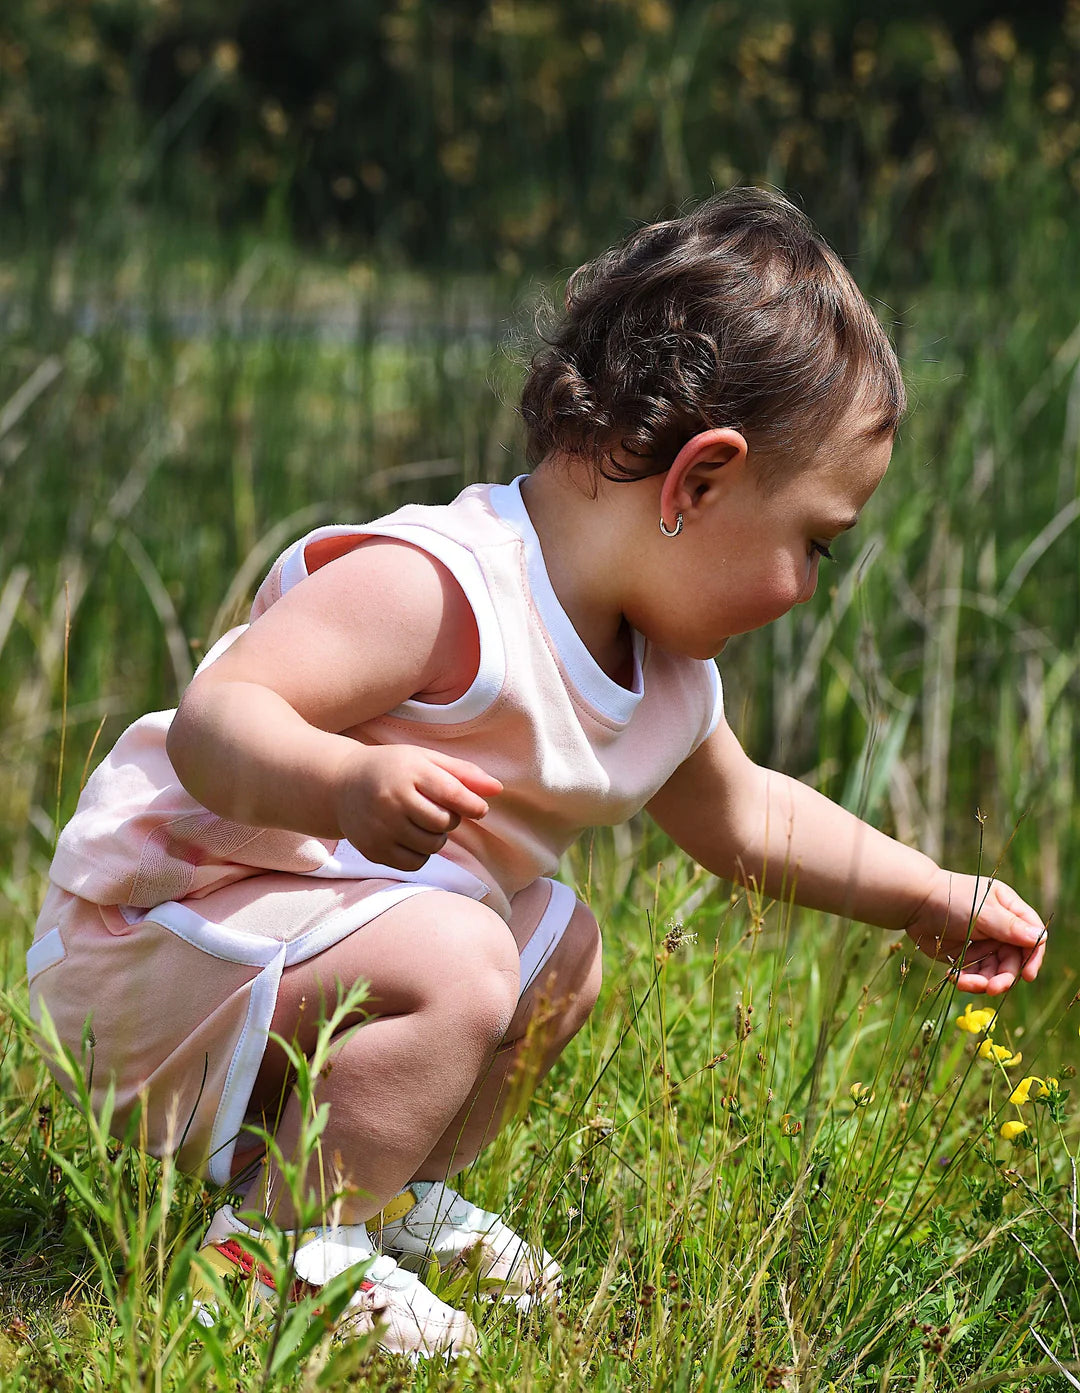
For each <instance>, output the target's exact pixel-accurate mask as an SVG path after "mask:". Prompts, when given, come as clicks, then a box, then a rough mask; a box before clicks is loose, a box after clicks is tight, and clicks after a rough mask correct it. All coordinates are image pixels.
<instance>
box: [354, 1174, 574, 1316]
mask: <svg viewBox="0 0 1080 1393" xmlns="http://www.w3.org/2000/svg"><path fill="white" fill-rule="evenodd" d="M368 1228H369V1230H370V1231H371V1233H372V1234H373V1235H374V1237H375V1240H376V1242H377V1243H378V1245H379V1247H380V1249H381V1250H382V1251H383V1252H384V1253H391V1254H392V1255H393V1256H394V1257H396V1258H397V1260H398V1262H399V1263H400V1264H401V1266H402V1267H407V1268H409V1269H410V1270H412V1271H423V1270H424V1267H425V1265H426V1263H427V1262H428V1261H429V1260H430V1259H431V1258H434V1259H435V1260H436V1261H437V1262H438V1264H439V1267H440V1268H441V1269H442V1270H443V1271H444V1272H448V1271H451V1270H460V1271H462V1272H468V1273H471V1274H472V1275H473V1276H474V1278H475V1281H476V1285H477V1287H478V1289H479V1291H480V1293H481V1294H483V1295H489V1296H493V1297H497V1298H499V1299H501V1300H506V1301H513V1302H514V1303H515V1305H517V1306H518V1307H519V1309H521V1310H527V1309H528V1308H529V1306H531V1305H532V1304H533V1302H534V1301H543V1302H551V1301H554V1300H555V1298H556V1297H557V1296H558V1293H559V1282H560V1278H561V1274H560V1271H559V1265H558V1263H557V1262H556V1261H555V1259H554V1258H553V1257H552V1256H551V1255H550V1253H548V1252H546V1251H545V1250H544V1249H543V1248H530V1247H529V1245H528V1244H527V1243H526V1242H525V1240H524V1239H523V1238H521V1237H519V1236H518V1234H516V1233H515V1232H514V1231H513V1229H511V1228H508V1227H507V1225H506V1224H504V1223H503V1221H502V1220H501V1219H500V1218H499V1216H498V1215H497V1214H491V1213H489V1212H488V1211H487V1210H486V1209H478V1208H477V1206H476V1205H475V1204H470V1203H469V1201H468V1200H466V1199H462V1197H461V1196H460V1195H459V1194H458V1193H457V1192H456V1191H455V1190H451V1189H450V1188H449V1186H447V1185H443V1184H442V1183H441V1181H429V1180H424V1181H420V1180H417V1181H414V1182H413V1183H412V1185H410V1186H409V1187H408V1188H407V1189H405V1190H402V1192H401V1194H400V1195H398V1196H396V1198H394V1199H392V1200H391V1201H390V1203H389V1204H388V1205H387V1206H386V1208H385V1209H383V1210H382V1212H381V1213H380V1214H376V1215H375V1217H374V1218H373V1219H369V1220H368Z"/></svg>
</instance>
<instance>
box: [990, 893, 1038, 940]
mask: <svg viewBox="0 0 1080 1393" xmlns="http://www.w3.org/2000/svg"><path fill="white" fill-rule="evenodd" d="M994 897H995V898H996V900H997V902H998V904H1000V905H1001V907H1002V909H1004V910H1006V912H1007V913H1009V914H1012V915H1014V916H1015V917H1016V918H1017V919H1019V920H1020V921H1021V922H1022V923H1023V924H1024V925H1025V926H1027V927H1028V928H1029V929H1032V930H1034V931H1035V935H1036V937H1035V940H1033V941H1036V942H1037V941H1038V935H1039V934H1040V933H1043V932H1045V927H1044V925H1043V921H1042V919H1040V917H1039V915H1038V913H1037V912H1036V911H1035V910H1034V909H1032V907H1031V905H1029V904H1028V903H1027V901H1026V900H1023V899H1021V898H1020V896H1019V895H1018V894H1017V893H1016V891H1015V890H1014V889H1013V888H1012V886H1011V885H1006V884H1005V882H1004V881H1003V880H995V881H994Z"/></svg>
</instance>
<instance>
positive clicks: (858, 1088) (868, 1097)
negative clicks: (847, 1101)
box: [848, 1083, 876, 1108]
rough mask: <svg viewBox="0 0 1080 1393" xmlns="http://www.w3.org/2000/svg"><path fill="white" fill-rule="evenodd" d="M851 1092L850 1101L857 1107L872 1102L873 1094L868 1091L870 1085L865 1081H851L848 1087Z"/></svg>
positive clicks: (862, 1106) (863, 1106)
mask: <svg viewBox="0 0 1080 1393" xmlns="http://www.w3.org/2000/svg"><path fill="white" fill-rule="evenodd" d="M848 1092H849V1093H850V1094H851V1101H852V1102H853V1103H854V1104H855V1106H856V1107H857V1108H865V1107H866V1105H867V1104H868V1103H872V1102H873V1101H874V1098H875V1096H876V1095H875V1094H873V1093H871V1092H870V1085H869V1084H866V1083H853V1084H852V1085H851V1087H850V1088H849V1089H848Z"/></svg>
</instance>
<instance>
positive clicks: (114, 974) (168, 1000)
mask: <svg viewBox="0 0 1080 1393" xmlns="http://www.w3.org/2000/svg"><path fill="white" fill-rule="evenodd" d="M477 883H478V882H477ZM478 884H479V883H478ZM444 888H445V887H444V886H440V885H437V884H423V883H421V882H420V880H419V877H416V878H413V879H412V880H411V881H410V883H402V882H401V881H390V880H347V879H336V880H335V879H331V880H321V879H314V878H313V877H311V876H303V875H287V874H283V873H279V872H273V871H269V872H265V873H263V874H260V875H256V876H249V877H247V878H245V879H242V880H238V881H235V882H233V883H232V884H230V885H226V886H225V887H224V888H221V889H217V890H213V891H211V892H210V893H209V894H206V895H203V896H201V897H200V898H198V899H188V900H174V901H170V902H168V903H166V904H162V905H158V906H156V907H155V908H154V909H151V910H141V909H140V910H130V909H127V908H123V907H122V908H117V907H115V906H109V905H98V904H93V903H91V902H90V901H89V900H83V899H79V898H78V897H77V896H75V895H72V894H69V893H68V892H67V891H66V890H61V889H60V888H59V887H58V886H55V885H50V887H49V891H48V894H47V895H46V898H45V903H44V905H43V907H42V911H41V915H40V917H39V919H38V926H37V935H36V937H35V940H34V943H33V946H32V947H31V948H30V951H29V952H28V953H27V972H28V975H29V978H30V1009H31V1013H32V1014H33V1016H34V1018H35V1019H36V1020H38V1021H40V1020H41V1013H42V1008H45V1010H47V1012H48V1014H49V1017H50V1018H51V1020H52V1022H53V1024H54V1026H55V1028H56V1032H57V1035H58V1036H59V1039H60V1041H61V1043H62V1044H63V1045H65V1046H66V1047H67V1048H68V1049H69V1050H71V1051H72V1052H73V1054H74V1055H75V1058H76V1059H77V1060H80V1061H81V1065H82V1068H83V1070H84V1072H85V1073H86V1074H87V1075H88V1076H89V1077H90V1079H91V1092H92V1097H93V1102H94V1105H95V1107H100V1105H101V1102H102V1100H103V1098H104V1096H105V1092H106V1089H107V1087H108V1086H109V1084H110V1083H111V1084H112V1085H113V1086H114V1088H115V1112H114V1114H113V1121H112V1130H113V1132H114V1133H115V1134H116V1135H123V1133H124V1130H125V1128H126V1127H127V1126H128V1124H129V1121H130V1119H131V1118H132V1115H133V1113H134V1112H135V1110H136V1107H137V1105H138V1104H139V1102H140V1099H141V1100H142V1109H141V1113H140V1116H139V1128H140V1131H139V1134H138V1139H139V1140H141V1142H142V1144H144V1145H145V1146H146V1149H147V1150H148V1151H150V1152H151V1153H152V1154H153V1155H156V1156H165V1155H173V1156H175V1158H176V1162H177V1164H178V1166H179V1167H180V1168H181V1169H182V1170H185V1171H190V1172H192V1173H195V1174H202V1175H204V1176H206V1178H207V1179H209V1180H211V1181H213V1182H214V1183H215V1184H225V1183H226V1182H227V1181H228V1180H229V1178H230V1174H231V1168H232V1162H233V1156H234V1152H235V1149H236V1142H237V1137H238V1135H239V1133H240V1131H241V1128H242V1126H243V1123H244V1120H245V1115H246V1111H247V1106H248V1100H249V1098H250V1095H251V1089H252V1085H253V1084H254V1081H255V1077H256V1074H257V1073H258V1070H259V1066H260V1064H261V1063H262V1057H263V1051H264V1049H265V1046H266V1040H267V1033H268V1030H269V1027H270V1022H271V1020H272V1018H273V1014H274V1007H275V1005H276V1002H277V992H278V983H279V982H280V980H281V973H282V971H283V970H284V968H286V967H288V966H291V965H292V964H293V963H297V962H303V961H305V960H306V959H308V958H311V957H314V956H315V955H316V954H317V953H320V952H323V951H324V950H325V949H327V948H330V947H332V946H333V945H334V944H335V943H337V942H339V941H340V940H341V939H343V938H344V937H346V935H348V934H350V933H352V932H354V931H355V930H356V929H359V928H361V927H362V926H363V925H364V924H367V923H370V922H371V920H372V919H374V918H375V917H376V916H377V915H379V914H381V913H383V911H384V910H386V909H389V908H390V906H391V905H394V904H398V903H400V902H401V901H402V900H404V899H407V898H409V897H410V896H412V895H418V894H423V893H425V892H426V891H429V890H437V889H444ZM480 888H481V889H483V888H485V887H480ZM576 905H577V900H576V899H575V897H574V894H573V891H571V890H570V889H569V888H568V887H567V886H565V885H562V884H560V883H559V882H558V881H551V880H536V881H533V883H532V884H531V885H528V886H526V887H525V889H523V890H522V891H520V892H519V893H518V894H517V895H515V896H514V897H513V899H512V901H511V917H510V926H511V928H512V930H513V931H514V935H515V937H516V938H517V941H518V942H519V943H524V944H525V947H524V948H523V949H522V952H521V983H522V991H524V990H525V988H526V987H527V986H528V985H529V984H530V982H532V981H533V980H535V978H536V976H537V974H538V973H539V972H540V971H541V969H542V968H543V966H544V964H545V963H546V962H547V961H548V959H549V958H550V956H551V954H552V953H553V952H554V950H555V948H556V946H557V945H558V943H559V941H560V939H561V938H562V936H563V933H564V932H565V930H566V926H567V924H568V923H569V922H570V917H571V915H572V914H573V912H574V909H575V908H576ZM45 1052H46V1058H47V1059H48V1058H49V1050H48V1048H47V1047H46V1051H45ZM50 1067H51V1068H53V1071H54V1073H56V1075H57V1078H58V1079H59V1081H60V1083H61V1085H62V1086H65V1085H66V1084H67V1082H68V1080H67V1078H66V1075H65V1074H64V1072H63V1070H62V1069H61V1068H60V1067H59V1066H57V1065H56V1063H55V1061H53V1060H50ZM91 1071H92V1072H91Z"/></svg>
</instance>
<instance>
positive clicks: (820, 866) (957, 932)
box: [649, 720, 1045, 995]
mask: <svg viewBox="0 0 1080 1393" xmlns="http://www.w3.org/2000/svg"><path fill="white" fill-rule="evenodd" d="M649 811H650V812H651V813H652V814H653V816H654V817H655V818H656V820H657V822H659V824H660V825H661V827H663V828H664V830H665V831H666V832H667V833H668V834H669V835H670V836H671V837H672V838H673V839H674V840H675V841H676V842H677V843H678V844H679V845H680V846H681V847H683V849H684V850H686V851H687V852H689V853H690V855H691V856H693V857H694V859H695V860H696V861H698V862H699V863H700V864H701V865H703V866H705V867H706V869H707V870H710V871H712V872H714V873H715V874H716V875H719V876H723V877H724V878H725V879H727V880H733V881H737V882H738V883H740V884H742V885H747V886H755V887H757V888H759V889H760V890H761V891H762V892H763V893H764V894H766V895H768V896H770V897H772V898H790V899H793V900H794V901H795V903H797V904H801V905H805V906H806V907H807V908H809V909H822V910H826V911H828V912H829V913H831V914H838V915H842V916H845V917H848V918H852V919H857V920H860V921H861V922H862V923H866V924H875V925H877V926H879V927H880V928H883V929H895V930H900V929H903V930H906V931H907V933H908V934H910V936H911V937H912V938H913V939H914V941H915V943H916V944H917V945H918V947H919V948H920V949H922V951H923V952H924V953H927V954H929V955H930V956H931V957H934V958H939V959H941V960H942V961H945V962H950V963H952V964H953V965H954V967H956V968H957V985H958V986H959V987H960V989H961V991H968V992H989V993H991V994H995V995H996V994H998V993H1000V992H1003V991H1007V990H1008V988H1009V987H1011V986H1012V985H1013V983H1014V982H1015V981H1016V980H1017V978H1018V977H1023V978H1024V979H1025V980H1026V981H1032V980H1033V979H1034V978H1035V976H1036V974H1037V973H1038V971H1039V967H1040V965H1041V963H1042V956H1043V942H1042V940H1043V938H1044V934H1045V931H1044V929H1043V925H1042V921H1041V920H1040V919H1039V916H1038V915H1037V914H1036V913H1035V911H1034V910H1033V909H1032V908H1031V907H1030V906H1029V905H1026V904H1025V903H1024V901H1023V900H1021V898H1020V897H1019V895H1017V894H1016V893H1015V891H1013V890H1011V889H1010V888H1009V887H1008V886H1007V885H1004V884H1002V883H1001V882H1000V881H993V880H990V879H988V878H987V877H985V876H983V877H976V876H970V875H960V874H956V873H953V872H950V871H945V870H942V868H941V867H940V866H938V865H937V864H936V863H935V862H934V861H932V860H931V859H930V857H929V856H924V855H923V853H922V852H920V851H916V850H914V848H912V847H908V846H904V845H903V843H901V842H898V841H895V840H894V839H893V838H892V837H887V836H885V834H884V833H882V832H878V831H876V830H875V829H874V828H873V827H871V826H870V825H869V824H868V823H865V822H863V821H862V820H861V819H860V818H857V817H855V816H854V815H853V814H852V813H849V812H847V811H845V809H843V808H841V807H839V806H838V805H837V804H836V803H833V802H832V801H830V799H828V798H825V797H824V796H823V795H822V794H820V793H817V792H816V791H815V790H814V789H812V788H809V787H808V786H807V785H806V784H802V783H799V781H798V780H797V779H792V778H790V777H788V776H787V775H786V774H778V773H776V772H775V771H774V770H771V769H763V768H762V767H761V766H760V765H757V764H755V763H754V762H753V761H752V760H751V759H749V758H748V757H747V755H746V753H745V752H744V750H743V749H742V747H741V745H740V744H739V742H738V741H737V740H736V739H735V736H734V734H733V733H732V731H731V729H730V727H729V726H728V725H727V723H726V722H725V721H723V720H721V722H720V725H719V727H718V728H717V730H716V731H715V732H714V733H713V734H712V735H711V736H710V738H709V739H708V740H707V741H706V742H705V743H704V745H702V746H701V748H700V749H699V750H698V751H697V752H696V753H695V754H694V755H692V756H691V758H690V759H688V760H687V761H686V763H685V764H683V765H682V766H681V767H680V768H679V769H677V770H676V772H675V773H674V774H673V775H672V777H671V778H670V779H669V780H668V782H667V783H666V784H665V785H664V787H663V788H662V789H661V790H660V792H659V793H658V794H657V795H656V797H655V798H654V799H653V800H652V801H651V803H650V804H649ZM969 926H970V942H968V937H969ZM965 943H966V944H967V946H966V948H965Z"/></svg>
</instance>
